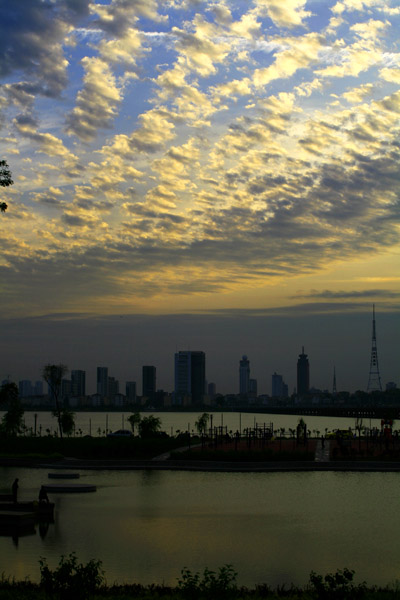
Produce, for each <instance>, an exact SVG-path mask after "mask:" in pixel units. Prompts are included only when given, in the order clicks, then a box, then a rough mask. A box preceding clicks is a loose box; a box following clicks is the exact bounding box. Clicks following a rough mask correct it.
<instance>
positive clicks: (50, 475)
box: [47, 473, 80, 479]
mask: <svg viewBox="0 0 400 600" xmlns="http://www.w3.org/2000/svg"><path fill="white" fill-rule="evenodd" d="M47 477H48V478H49V479H79V477H80V475H79V473H47Z"/></svg>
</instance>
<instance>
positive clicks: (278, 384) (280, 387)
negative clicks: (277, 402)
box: [271, 371, 289, 398]
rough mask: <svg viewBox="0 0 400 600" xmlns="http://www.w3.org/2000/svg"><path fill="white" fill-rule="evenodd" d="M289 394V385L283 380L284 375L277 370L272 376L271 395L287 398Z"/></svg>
mask: <svg viewBox="0 0 400 600" xmlns="http://www.w3.org/2000/svg"><path fill="white" fill-rule="evenodd" d="M288 395H289V392H288V386H287V385H286V383H285V382H284V381H283V377H282V375H279V374H278V373H277V372H276V371H275V372H274V373H273V375H272V377H271V396H272V398H287V397H288Z"/></svg>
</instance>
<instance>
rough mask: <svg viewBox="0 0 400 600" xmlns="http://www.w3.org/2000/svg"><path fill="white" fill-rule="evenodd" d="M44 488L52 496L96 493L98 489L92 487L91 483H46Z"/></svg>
mask: <svg viewBox="0 0 400 600" xmlns="http://www.w3.org/2000/svg"><path fill="white" fill-rule="evenodd" d="M42 487H43V489H44V490H45V491H46V492H48V493H51V494H54V493H66V494H76V493H78V494H79V493H86V492H95V491H96V489H97V488H96V486H95V485H91V484H89V483H46V484H45V485H43V486H42Z"/></svg>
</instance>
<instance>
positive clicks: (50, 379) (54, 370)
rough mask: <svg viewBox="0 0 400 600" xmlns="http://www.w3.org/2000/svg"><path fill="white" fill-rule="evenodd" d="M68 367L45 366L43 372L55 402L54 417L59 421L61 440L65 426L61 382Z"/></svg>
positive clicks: (60, 365)
mask: <svg viewBox="0 0 400 600" xmlns="http://www.w3.org/2000/svg"><path fill="white" fill-rule="evenodd" d="M67 371H68V367H67V366H66V365H62V364H61V363H60V364H59V365H45V366H44V367H43V371H42V377H43V379H44V380H45V382H46V383H47V385H48V386H49V392H50V395H51V397H52V399H53V400H54V404H55V410H54V415H55V416H56V417H57V420H58V430H59V432H60V438H62V434H63V426H62V413H63V411H62V407H61V404H60V394H61V382H62V380H63V377H64V375H65V374H66V373H67Z"/></svg>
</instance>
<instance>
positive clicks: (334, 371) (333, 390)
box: [332, 367, 337, 396]
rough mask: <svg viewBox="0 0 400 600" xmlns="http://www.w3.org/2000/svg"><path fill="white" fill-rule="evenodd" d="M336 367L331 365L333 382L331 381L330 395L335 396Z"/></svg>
mask: <svg viewBox="0 0 400 600" xmlns="http://www.w3.org/2000/svg"><path fill="white" fill-rule="evenodd" d="M336 394H337V390H336V367H333V383H332V396H336Z"/></svg>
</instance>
